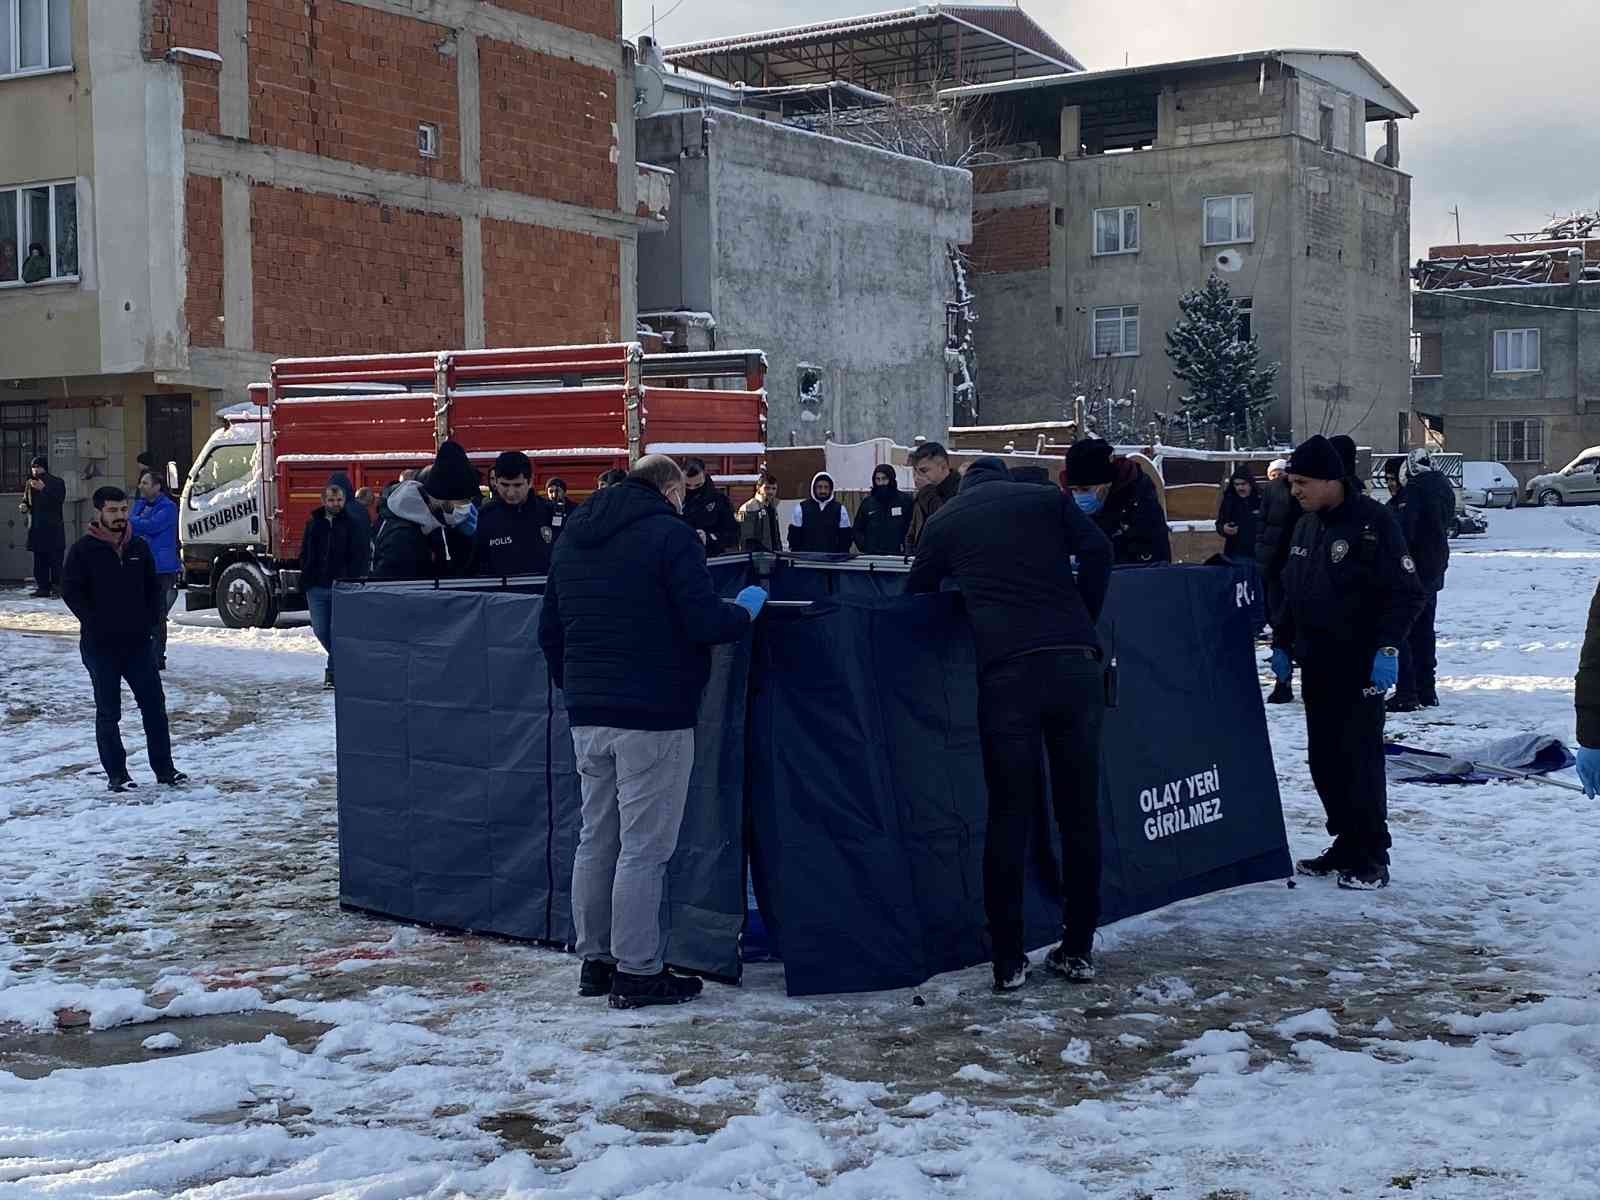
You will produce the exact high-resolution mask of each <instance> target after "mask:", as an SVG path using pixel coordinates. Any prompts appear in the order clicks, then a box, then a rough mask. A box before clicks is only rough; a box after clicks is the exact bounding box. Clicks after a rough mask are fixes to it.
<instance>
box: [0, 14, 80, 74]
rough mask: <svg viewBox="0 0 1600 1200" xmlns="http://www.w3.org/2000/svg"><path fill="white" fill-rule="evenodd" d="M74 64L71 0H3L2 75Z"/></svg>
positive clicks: (0, 18) (0, 17)
mask: <svg viewBox="0 0 1600 1200" xmlns="http://www.w3.org/2000/svg"><path fill="white" fill-rule="evenodd" d="M71 65H72V0H0V76H5V75H25V74H29V73H32V72H34V71H52V70H57V69H59V68H62V67H70V66H71Z"/></svg>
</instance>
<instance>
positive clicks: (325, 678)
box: [322, 667, 333, 692]
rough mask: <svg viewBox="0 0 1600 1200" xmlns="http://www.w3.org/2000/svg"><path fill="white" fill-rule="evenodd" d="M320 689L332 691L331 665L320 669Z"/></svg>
mask: <svg viewBox="0 0 1600 1200" xmlns="http://www.w3.org/2000/svg"><path fill="white" fill-rule="evenodd" d="M322 690H323V691H325V692H331V691H333V668H332V667H324V668H323V669H322Z"/></svg>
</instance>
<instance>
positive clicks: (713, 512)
mask: <svg viewBox="0 0 1600 1200" xmlns="http://www.w3.org/2000/svg"><path fill="white" fill-rule="evenodd" d="M683 477H684V479H685V480H686V481H687V483H688V485H689V495H688V498H687V499H685V500H684V502H683V519H684V520H685V521H687V522H689V528H690V529H692V530H694V532H695V536H697V537H698V538H699V539H700V544H701V545H702V546H704V547H705V548H706V557H707V558H715V557H716V556H717V555H719V554H737V553H738V551H739V518H738V517H736V516H734V514H733V501H732V500H729V499H728V494H727V493H726V492H724V491H723V490H722V489H721V488H719V487H718V486H717V485H716V484H714V483H712V482H711V476H710V475H708V474H707V473H706V464H705V460H704V459H701V458H688V459H685V460H684V463H683Z"/></svg>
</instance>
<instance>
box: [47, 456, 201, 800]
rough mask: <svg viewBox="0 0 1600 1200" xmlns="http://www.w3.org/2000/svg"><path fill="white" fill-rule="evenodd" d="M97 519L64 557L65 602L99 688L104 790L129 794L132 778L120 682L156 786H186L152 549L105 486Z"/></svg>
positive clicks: (123, 496)
mask: <svg viewBox="0 0 1600 1200" xmlns="http://www.w3.org/2000/svg"><path fill="white" fill-rule="evenodd" d="M94 507H95V513H96V518H95V520H94V521H93V522H92V523H91V524H90V525H89V531H88V532H87V533H86V534H84V535H83V537H81V538H79V539H78V541H77V542H76V543H75V544H74V545H73V547H72V550H71V552H70V553H68V555H67V562H66V567H65V569H64V570H63V572H62V576H61V597H62V599H64V600H65V601H66V602H67V607H68V608H70V609H71V610H72V613H73V615H74V616H75V617H77V618H78V625H79V627H80V633H79V637H78V652H79V654H80V655H81V657H82V658H83V665H84V666H85V667H86V668H87V669H88V671H89V680H90V682H91V683H92V684H93V685H94V738H95V744H96V746H97V747H98V748H99V751H100V765H101V766H103V767H104V768H105V772H106V786H107V788H109V789H110V790H111V791H113V792H125V791H127V790H129V789H130V788H133V787H136V786H137V785H136V784H135V783H134V782H133V780H132V779H131V778H129V776H128V752H127V750H126V749H125V748H124V746H123V744H122V732H121V729H120V728H119V727H120V725H121V721H122V681H123V680H127V681H128V689H129V690H130V691H131V692H132V693H133V698H134V700H136V701H137V702H138V704H139V715H140V716H141V717H143V718H144V736H145V749H146V752H147V753H148V755H149V757H150V769H151V770H152V771H154V772H155V777H156V779H157V781H158V782H160V783H165V784H169V785H170V784H179V783H183V782H184V781H185V780H187V779H188V776H187V775H185V774H184V773H183V772H182V771H179V770H178V769H177V767H175V766H173V765H172V737H171V733H170V731H169V729H168V726H167V699H166V696H165V695H164V694H163V693H162V690H161V675H160V673H159V672H157V670H156V660H155V655H154V653H153V652H152V650H151V646H150V638H151V632H152V630H153V629H154V628H155V622H156V614H157V613H158V612H160V611H161V599H160V595H159V589H158V588H157V585H156V571H155V562H154V561H153V559H152V556H151V552H150V547H149V546H148V545H147V544H146V543H145V541H144V539H143V538H141V537H139V536H137V535H136V534H135V533H134V532H133V528H132V527H131V526H130V525H129V524H128V495H127V493H126V492H124V491H123V490H122V489H121V488H115V487H103V488H101V489H99V490H98V491H97V492H95V494H94Z"/></svg>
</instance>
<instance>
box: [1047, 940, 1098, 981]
mask: <svg viewBox="0 0 1600 1200" xmlns="http://www.w3.org/2000/svg"><path fill="white" fill-rule="evenodd" d="M1044 965H1045V968H1046V969H1047V970H1049V972H1050V973H1051V974H1052V975H1059V976H1061V977H1062V978H1063V979H1065V980H1067V981H1068V982H1069V983H1088V982H1089V981H1090V980H1091V979H1093V978H1094V959H1093V958H1092V957H1090V956H1089V955H1087V954H1068V953H1067V952H1066V947H1065V946H1064V945H1063V946H1057V947H1056V948H1055V949H1054V950H1052V951H1050V953H1049V954H1046V955H1045V956H1044Z"/></svg>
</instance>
